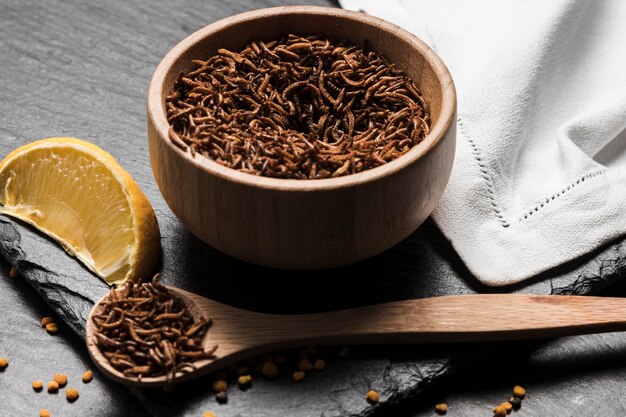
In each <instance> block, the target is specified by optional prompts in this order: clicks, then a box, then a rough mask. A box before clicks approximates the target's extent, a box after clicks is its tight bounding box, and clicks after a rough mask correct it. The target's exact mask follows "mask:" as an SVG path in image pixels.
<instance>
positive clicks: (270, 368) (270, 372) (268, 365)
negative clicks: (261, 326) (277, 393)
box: [261, 362, 278, 378]
mask: <svg viewBox="0 0 626 417" xmlns="http://www.w3.org/2000/svg"><path fill="white" fill-rule="evenodd" d="M261 373H262V374H263V376H265V377H266V378H276V375H278V366H276V364H275V363H272V362H265V363H263V365H261Z"/></svg>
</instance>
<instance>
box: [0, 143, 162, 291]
mask: <svg viewBox="0 0 626 417" xmlns="http://www.w3.org/2000/svg"><path fill="white" fill-rule="evenodd" d="M0 206H1V207H0V213H3V214H7V215H9V216H12V217H15V218H18V219H20V220H23V221H24V222H26V223H30V224H31V225H33V226H34V227H36V228H37V229H39V230H40V231H42V232H43V233H45V234H46V235H48V236H50V237H51V238H53V239H55V240H56V241H58V242H59V243H61V245H63V247H64V248H65V250H66V251H67V252H69V253H70V254H71V255H74V256H76V257H77V258H78V259H79V260H80V261H81V262H83V263H84V264H85V265H86V266H87V267H88V268H89V269H90V270H92V271H93V272H94V273H95V274H96V275H98V276H100V277H101V278H102V279H104V280H105V281H106V282H107V283H108V284H109V285H122V284H124V283H125V282H126V281H128V280H135V279H142V278H145V277H147V276H148V275H149V274H150V273H151V272H153V269H154V267H155V264H156V262H157V260H158V257H159V254H160V252H161V242H160V234H159V226H158V223H157V219H156V215H155V214H154V210H153V209H152V206H151V205H150V202H149V201H148V199H147V198H146V196H145V195H144V194H143V192H142V191H141V190H140V189H139V186H138V185H137V183H135V181H134V180H133V178H132V177H131V176H130V174H129V173H128V172H126V171H125V170H124V169H123V168H122V167H121V166H120V165H119V164H118V163H117V161H116V160H115V159H114V158H113V157H112V156H111V155H110V154H108V153H107V152H105V151H103V150H102V149H100V148H99V147H97V146H95V145H93V144H91V143H88V142H85V141H82V140H79V139H74V138H50V139H44V140H40V141H36V142H33V143H30V144H28V145H25V146H22V147H21V148H18V149H16V150H14V151H13V152H11V153H10V154H9V155H7V157H6V158H5V159H4V160H3V161H2V162H0Z"/></svg>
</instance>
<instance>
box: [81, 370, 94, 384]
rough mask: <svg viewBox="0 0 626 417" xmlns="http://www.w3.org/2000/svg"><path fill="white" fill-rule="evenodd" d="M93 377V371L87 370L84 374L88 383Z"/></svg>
mask: <svg viewBox="0 0 626 417" xmlns="http://www.w3.org/2000/svg"><path fill="white" fill-rule="evenodd" d="M92 379H93V372H91V371H87V372H85V373H84V374H83V382H84V383H85V384H86V383H88V382H91V380H92Z"/></svg>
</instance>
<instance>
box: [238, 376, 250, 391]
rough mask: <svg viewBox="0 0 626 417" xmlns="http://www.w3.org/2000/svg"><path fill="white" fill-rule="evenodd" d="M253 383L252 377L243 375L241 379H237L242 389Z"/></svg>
mask: <svg viewBox="0 0 626 417" xmlns="http://www.w3.org/2000/svg"><path fill="white" fill-rule="evenodd" d="M251 382H252V376H250V375H241V376H239V378H237V385H239V386H240V387H242V388H243V387H245V386H246V385H249V384H250V383H251Z"/></svg>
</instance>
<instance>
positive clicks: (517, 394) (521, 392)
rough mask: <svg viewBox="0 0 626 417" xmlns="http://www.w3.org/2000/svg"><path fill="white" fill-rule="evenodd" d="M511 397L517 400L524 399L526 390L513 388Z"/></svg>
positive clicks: (517, 386) (518, 387)
mask: <svg viewBox="0 0 626 417" xmlns="http://www.w3.org/2000/svg"><path fill="white" fill-rule="evenodd" d="M513 395H514V396H515V397H517V398H522V399H523V398H524V397H525V396H526V390H525V389H524V388H522V387H520V386H519V385H516V386H515V387H513Z"/></svg>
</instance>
